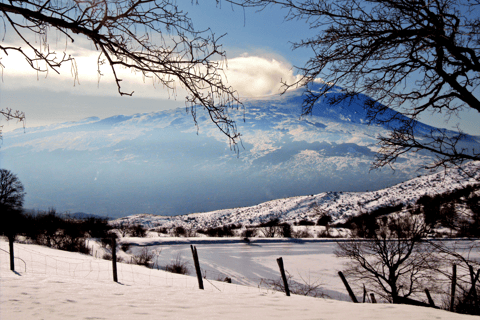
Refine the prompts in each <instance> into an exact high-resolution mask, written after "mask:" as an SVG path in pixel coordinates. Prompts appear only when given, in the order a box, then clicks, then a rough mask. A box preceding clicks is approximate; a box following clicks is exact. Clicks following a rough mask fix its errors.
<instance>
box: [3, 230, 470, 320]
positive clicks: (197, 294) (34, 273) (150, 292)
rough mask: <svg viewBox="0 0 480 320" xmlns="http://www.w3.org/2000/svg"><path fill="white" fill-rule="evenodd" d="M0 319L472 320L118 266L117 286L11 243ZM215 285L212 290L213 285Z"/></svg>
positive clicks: (75, 260)
mask: <svg viewBox="0 0 480 320" xmlns="http://www.w3.org/2000/svg"><path fill="white" fill-rule="evenodd" d="M0 249H1V250H0V293H1V294H0V319H2V320H19V319H21V320H37V319H49V320H65V319H106V320H107V319H112V320H118V319H129V320H140V319H175V320H177V319H202V320H203V319H208V320H215V319H221V320H233V319H242V320H243V319H296V320H303V319H329V320H340V319H342V320H343V319H359V320H361V319H365V320H372V319H386V318H388V319H389V320H401V319H402V320H403V319H409V320H424V319H439V320H447V319H448V320H450V319H459V320H460V319H474V318H475V317H473V316H467V315H460V314H454V313H450V312H447V311H443V310H437V309H433V308H424V307H414V306H407V305H393V304H370V303H364V304H363V303H362V304H354V303H351V302H344V301H336V300H327V299H319V298H311V297H305V296H291V297H286V296H285V295H284V294H283V293H279V292H276V293H275V292H272V291H269V292H266V291H265V290H259V289H258V288H253V287H250V288H248V287H241V286H237V285H228V284H225V283H219V282H216V281H205V286H206V288H205V289H206V290H198V289H197V288H196V283H195V282H196V278H194V277H188V276H181V275H173V274H168V273H166V272H164V271H161V270H152V269H146V268H144V267H140V266H134V265H127V264H123V263H120V264H118V268H119V282H120V283H114V282H113V281H112V279H111V276H112V274H111V269H110V270H109V266H111V262H110V261H105V260H101V259H96V258H94V257H91V256H86V255H82V254H77V253H71V252H65V251H58V250H53V249H49V248H46V247H39V246H34V245H16V251H15V252H16V256H17V257H18V258H20V259H22V260H17V268H16V270H17V272H15V273H14V272H11V271H10V270H9V264H8V254H7V253H5V252H6V251H8V243H7V242H5V241H4V240H1V239H0ZM21 261H23V262H25V265H24V264H23V263H22V262H21ZM217 286H218V287H217Z"/></svg>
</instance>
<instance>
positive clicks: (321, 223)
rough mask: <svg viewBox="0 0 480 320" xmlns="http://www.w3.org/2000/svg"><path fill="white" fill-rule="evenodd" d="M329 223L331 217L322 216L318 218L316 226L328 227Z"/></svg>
mask: <svg viewBox="0 0 480 320" xmlns="http://www.w3.org/2000/svg"><path fill="white" fill-rule="evenodd" d="M330 222H332V217H331V216H330V215H328V214H324V215H322V216H321V217H320V218H318V220H317V226H328V224H329V223H330Z"/></svg>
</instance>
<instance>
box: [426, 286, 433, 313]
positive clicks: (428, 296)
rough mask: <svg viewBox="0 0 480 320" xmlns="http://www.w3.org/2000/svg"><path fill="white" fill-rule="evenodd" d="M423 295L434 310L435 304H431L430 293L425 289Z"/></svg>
mask: <svg viewBox="0 0 480 320" xmlns="http://www.w3.org/2000/svg"><path fill="white" fill-rule="evenodd" d="M425 294H426V295H427V299H428V303H429V304H430V306H432V307H433V308H435V303H434V302H433V299H432V296H431V295H430V291H428V289H425Z"/></svg>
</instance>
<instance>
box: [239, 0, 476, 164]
mask: <svg viewBox="0 0 480 320" xmlns="http://www.w3.org/2000/svg"><path fill="white" fill-rule="evenodd" d="M230 2H234V3H238V4H240V5H243V6H252V7H260V8H261V9H265V8H268V7H269V6H270V5H278V6H282V7H284V8H286V9H287V10H288V13H287V15H286V19H300V20H305V21H306V22H307V23H308V24H309V25H310V27H311V28H312V29H314V30H318V34H317V35H316V36H314V37H312V38H308V39H302V40H300V41H298V42H296V43H294V44H293V48H294V49H298V48H310V49H311V50H312V52H313V56H312V57H311V58H310V59H309V60H308V62H307V63H306V64H305V65H304V66H303V67H299V68H298V69H299V71H300V73H301V74H302V75H303V77H302V79H300V80H299V82H298V83H294V84H291V83H285V89H288V88H290V87H292V86H296V85H297V84H303V83H307V91H306V92H307V93H306V98H305V101H304V104H303V114H304V115H306V114H310V113H311V112H312V109H313V108H314V105H315V103H316V102H317V101H319V100H320V99H325V100H327V101H329V102H330V103H332V104H336V103H339V102H342V101H345V100H348V99H352V98H354V97H356V96H358V95H359V94H360V93H363V94H366V95H368V96H370V97H372V98H373V100H368V99H367V100H366V101H365V107H366V110H367V114H368V118H369V120H370V122H371V123H372V124H389V125H390V127H391V129H392V132H391V133H390V134H388V135H386V136H381V137H379V145H380V150H379V152H378V155H377V158H376V160H375V162H374V163H373V167H374V168H379V167H383V166H386V165H392V164H393V163H395V162H396V160H397V159H398V157H399V156H401V155H402V154H404V153H406V152H408V151H414V152H415V151H419V150H427V151H430V152H433V153H434V154H435V155H436V156H437V158H436V159H435V160H434V162H433V163H432V164H429V165H427V167H440V166H444V167H448V166H452V165H457V164H459V163H461V162H463V161H469V160H480V150H478V148H477V149H472V147H467V146H466V145H465V144H463V143H462V141H463V140H464V139H466V136H465V135H464V134H463V133H462V131H461V128H457V130H458V131H459V134H455V133H452V132H450V133H448V132H446V131H442V130H434V131H432V132H427V133H424V132H419V130H416V126H417V125H416V124H417V123H416V120H418V119H420V118H421V116H422V115H425V114H430V113H437V114H442V115H443V116H444V117H445V119H446V120H448V119H450V117H451V116H452V115H457V114H458V113H459V112H460V111H462V110H472V111H474V112H475V111H476V112H480V98H479V96H478V90H477V89H478V87H479V85H480V60H479V57H480V18H479V17H480V1H478V0H414V1H410V0H367V1H358V0H338V1H337V0H335V1H331V0H323V1H313V0H279V1H276V0H243V1H241V0H239V1H230ZM319 78H320V79H323V80H324V81H325V82H324V86H323V88H322V89H321V90H320V91H318V90H316V89H313V88H314V87H312V86H311V85H312V84H313V83H314V82H315V81H317V80H318V79H319ZM337 85H339V86H341V87H343V88H344V91H343V94H342V95H338V94H336V95H329V93H330V92H332V90H333V89H334V88H335V86H337ZM388 108H393V109H394V110H396V111H398V112H399V113H395V112H390V111H389V109H388ZM404 116H406V117H404Z"/></svg>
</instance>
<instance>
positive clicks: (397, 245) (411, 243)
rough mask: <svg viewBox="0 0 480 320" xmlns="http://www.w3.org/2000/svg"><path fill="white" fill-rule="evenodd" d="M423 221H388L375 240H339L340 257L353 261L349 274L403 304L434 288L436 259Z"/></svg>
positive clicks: (338, 250) (402, 219)
mask: <svg viewBox="0 0 480 320" xmlns="http://www.w3.org/2000/svg"><path fill="white" fill-rule="evenodd" d="M424 235H426V231H425V228H424V226H423V223H421V222H420V221H419V220H417V219H413V218H410V217H409V218H392V220H390V221H389V222H386V221H384V222H383V224H381V225H380V227H379V229H378V230H377V237H375V238H374V239H371V240H352V241H348V242H339V243H338V249H337V250H336V252H335V253H336V255H337V257H341V258H347V259H349V260H350V263H349V268H348V270H346V272H345V273H346V274H347V275H348V276H349V277H350V278H352V279H353V280H355V281H356V283H358V284H359V285H362V284H363V283H365V285H366V286H367V288H368V289H369V290H372V291H374V292H376V293H377V294H378V295H380V296H381V297H383V298H384V299H386V300H388V301H391V302H393V303H399V302H400V301H401V299H402V298H408V297H410V296H412V295H415V294H416V293H421V292H423V290H424V289H425V288H428V289H430V290H431V289H432V286H433V285H434V283H435V282H434V281H433V276H434V273H433V272H432V270H434V266H435V263H436V258H435V256H434V255H433V254H432V252H431V250H429V249H428V244H427V243H425V242H422V237H423V236H424Z"/></svg>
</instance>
